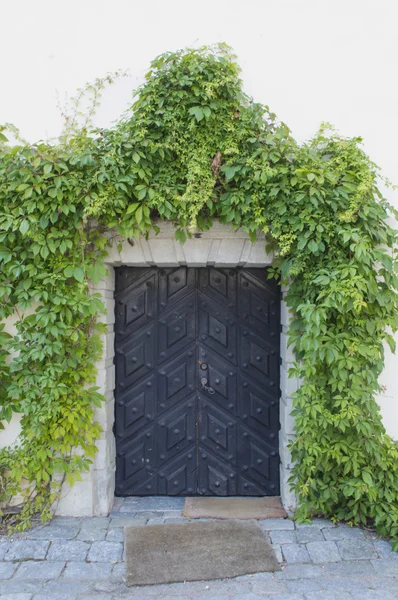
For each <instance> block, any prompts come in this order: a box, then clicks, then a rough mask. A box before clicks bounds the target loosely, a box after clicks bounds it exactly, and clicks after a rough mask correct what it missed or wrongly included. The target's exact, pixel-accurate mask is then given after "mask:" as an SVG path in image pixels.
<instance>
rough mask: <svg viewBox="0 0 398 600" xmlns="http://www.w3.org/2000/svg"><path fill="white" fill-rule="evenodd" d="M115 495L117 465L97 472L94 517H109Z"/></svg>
mask: <svg viewBox="0 0 398 600" xmlns="http://www.w3.org/2000/svg"><path fill="white" fill-rule="evenodd" d="M114 493H115V465H114V464H112V465H110V466H109V468H108V469H102V470H96V471H95V480H94V510H93V512H94V515H97V516H101V515H104V516H108V515H109V513H110V510H111V508H112V503H113V498H114Z"/></svg>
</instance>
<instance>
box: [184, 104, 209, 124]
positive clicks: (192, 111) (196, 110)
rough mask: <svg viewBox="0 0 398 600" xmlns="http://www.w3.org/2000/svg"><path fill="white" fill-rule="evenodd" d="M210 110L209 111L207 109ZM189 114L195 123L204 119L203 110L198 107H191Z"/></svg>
mask: <svg viewBox="0 0 398 600" xmlns="http://www.w3.org/2000/svg"><path fill="white" fill-rule="evenodd" d="M209 110H210V109H209ZM189 114H190V115H193V116H194V117H195V119H196V121H197V122H198V123H199V122H200V121H201V120H202V119H203V118H204V116H205V115H204V112H203V109H202V108H201V107H200V106H193V107H192V108H190V109H189Z"/></svg>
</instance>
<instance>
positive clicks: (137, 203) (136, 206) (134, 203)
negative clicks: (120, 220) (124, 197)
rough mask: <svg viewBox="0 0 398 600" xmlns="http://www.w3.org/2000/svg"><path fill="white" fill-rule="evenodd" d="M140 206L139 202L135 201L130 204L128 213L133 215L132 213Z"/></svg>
mask: <svg viewBox="0 0 398 600" xmlns="http://www.w3.org/2000/svg"><path fill="white" fill-rule="evenodd" d="M139 206H140V204H139V202H133V204H129V206H128V208H127V210H126V215H131V213H133V212H134V211H136V210H137V208H138V207H139Z"/></svg>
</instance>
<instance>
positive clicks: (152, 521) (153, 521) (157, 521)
mask: <svg viewBox="0 0 398 600" xmlns="http://www.w3.org/2000/svg"><path fill="white" fill-rule="evenodd" d="M163 523H164V519H149V521H148V523H147V525H163Z"/></svg>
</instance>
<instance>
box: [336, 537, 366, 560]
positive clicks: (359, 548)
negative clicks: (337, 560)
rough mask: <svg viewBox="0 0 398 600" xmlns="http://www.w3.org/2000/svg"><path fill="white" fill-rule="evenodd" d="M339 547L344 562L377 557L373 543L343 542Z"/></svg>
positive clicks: (339, 543) (359, 541) (360, 541)
mask: <svg viewBox="0 0 398 600" xmlns="http://www.w3.org/2000/svg"><path fill="white" fill-rule="evenodd" d="M330 543H333V542H330ZM337 546H338V548H339V552H340V555H341V558H342V559H343V560H368V559H370V558H376V557H377V553H376V550H375V549H374V546H373V543H372V542H371V541H362V540H343V541H341V542H337Z"/></svg>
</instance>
